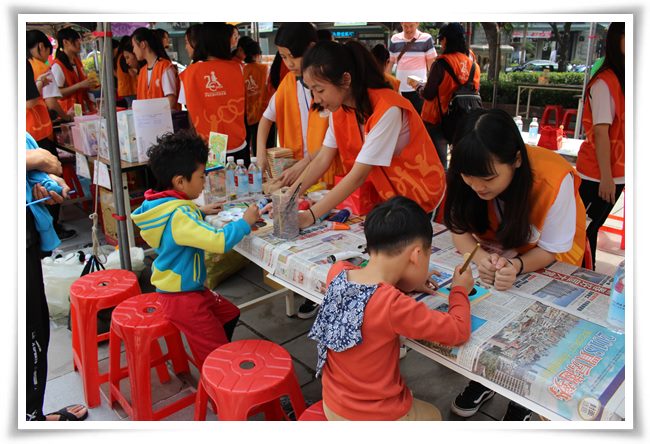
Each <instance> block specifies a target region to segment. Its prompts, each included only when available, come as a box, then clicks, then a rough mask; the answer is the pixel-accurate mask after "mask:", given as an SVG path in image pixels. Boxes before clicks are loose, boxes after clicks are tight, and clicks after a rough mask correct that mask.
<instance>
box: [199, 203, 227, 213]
mask: <svg viewBox="0 0 650 444" xmlns="http://www.w3.org/2000/svg"><path fill="white" fill-rule="evenodd" d="M222 208H223V205H222V204H221V203H219V202H215V203H211V204H207V205H200V206H199V210H201V211H203V213H204V214H206V215H208V214H217V213H218V212H219V211H221V209H222Z"/></svg>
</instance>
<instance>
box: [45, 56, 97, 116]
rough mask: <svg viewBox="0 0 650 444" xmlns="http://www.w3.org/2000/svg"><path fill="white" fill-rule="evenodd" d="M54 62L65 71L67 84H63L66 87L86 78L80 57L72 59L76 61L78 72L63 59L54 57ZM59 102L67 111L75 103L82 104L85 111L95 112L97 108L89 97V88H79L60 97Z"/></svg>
mask: <svg viewBox="0 0 650 444" xmlns="http://www.w3.org/2000/svg"><path fill="white" fill-rule="evenodd" d="M54 63H56V64H57V65H59V66H60V67H61V70H62V71H63V75H64V76H65V84H64V85H63V87H64V88H69V87H71V86H73V85H76V84H77V83H79V82H81V81H83V80H86V74H85V73H84V68H83V66H82V65H81V60H80V59H79V57H75V59H74V60H73V61H72V63H74V64H75V66H76V67H77V71H76V72H75V71H74V70H73V69H68V68H66V66H65V65H64V64H63V63H62V62H61V60H58V59H54ZM59 103H60V104H61V108H63V111H64V112H66V113H67V112H68V111H70V109H72V108H73V107H74V104H75V103H79V104H81V106H82V107H83V111H84V112H93V111H94V110H95V105H94V104H93V103H92V101H91V100H90V98H89V97H88V89H87V88H82V89H78V90H77V91H76V92H74V93H72V94H71V95H69V96H67V97H63V98H61V99H59Z"/></svg>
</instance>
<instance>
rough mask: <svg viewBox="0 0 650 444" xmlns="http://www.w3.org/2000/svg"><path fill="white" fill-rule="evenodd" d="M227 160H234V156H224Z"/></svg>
mask: <svg viewBox="0 0 650 444" xmlns="http://www.w3.org/2000/svg"><path fill="white" fill-rule="evenodd" d="M226 161H227V162H234V161H235V156H228V157H226Z"/></svg>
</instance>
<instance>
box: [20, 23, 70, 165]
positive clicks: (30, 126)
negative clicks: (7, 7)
mask: <svg viewBox="0 0 650 444" xmlns="http://www.w3.org/2000/svg"><path fill="white" fill-rule="evenodd" d="M25 44H26V46H27V61H28V63H29V64H30V67H31V69H32V73H33V75H32V77H33V81H34V82H36V86H37V88H38V92H39V96H38V97H35V98H33V99H31V100H29V101H28V105H29V106H27V108H26V112H27V114H26V123H27V132H28V133H29V134H31V135H32V137H33V138H34V140H36V142H39V141H42V140H49V141H51V142H52V141H53V128H52V120H51V119H50V113H49V111H48V107H47V104H46V101H45V100H44V98H45V97H50V98H51V99H50V100H51V101H53V102H54V103H55V104H56V106H57V107H58V109H59V110H60V112H61V114H62V115H63V116H66V120H67V119H68V116H67V115H66V114H65V113H64V112H63V110H62V109H61V106H60V105H59V102H58V101H57V100H56V98H57V97H61V93H60V92H59V88H58V87H57V86H56V84H55V83H54V78H53V77H52V73H51V72H50V67H49V66H48V65H46V64H45V61H46V60H47V58H48V56H49V55H50V54H51V53H52V44H51V43H50V40H49V39H48V38H47V36H46V35H45V34H43V33H42V32H41V31H37V30H30V31H27V38H26V41H25ZM53 154H54V155H56V149H54V153H53Z"/></svg>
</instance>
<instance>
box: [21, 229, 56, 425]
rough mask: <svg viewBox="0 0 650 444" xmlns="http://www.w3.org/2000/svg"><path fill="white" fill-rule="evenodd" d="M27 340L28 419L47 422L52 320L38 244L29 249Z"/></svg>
mask: <svg viewBox="0 0 650 444" xmlns="http://www.w3.org/2000/svg"><path fill="white" fill-rule="evenodd" d="M25 274H26V278H27V292H26V301H25V303H26V304H27V311H26V317H25V320H26V327H27V330H26V335H27V336H26V338H25V340H26V341H25V342H26V345H27V355H26V357H27V366H26V370H27V373H26V382H27V396H26V397H25V403H26V410H27V420H28V421H43V420H45V416H44V415H43V400H44V399H45V383H46V381H47V348H48V345H49V343H50V320H49V311H48V309H47V300H46V299H45V287H44V285H43V270H42V268H41V254H40V248H39V244H38V241H36V243H35V244H34V245H31V246H30V247H28V248H27V264H26V268H25Z"/></svg>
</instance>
